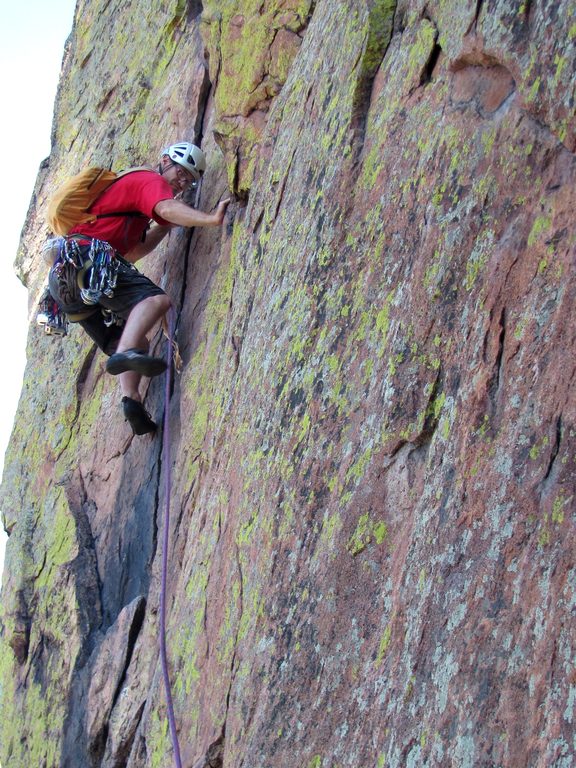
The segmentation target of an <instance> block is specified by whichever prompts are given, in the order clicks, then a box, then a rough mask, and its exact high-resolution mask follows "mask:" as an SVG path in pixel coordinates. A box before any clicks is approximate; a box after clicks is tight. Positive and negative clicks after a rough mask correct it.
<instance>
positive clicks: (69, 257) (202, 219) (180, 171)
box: [48, 142, 230, 435]
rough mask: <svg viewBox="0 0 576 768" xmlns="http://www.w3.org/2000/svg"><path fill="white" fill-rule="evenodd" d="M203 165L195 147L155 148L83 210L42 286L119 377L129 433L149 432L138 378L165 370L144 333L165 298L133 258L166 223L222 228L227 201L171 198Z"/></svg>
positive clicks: (154, 241) (155, 240)
mask: <svg viewBox="0 0 576 768" xmlns="http://www.w3.org/2000/svg"><path fill="white" fill-rule="evenodd" d="M205 169H206V158H205V155H204V153H203V152H202V150H201V149H199V147H197V146H195V145H194V144H191V143H189V142H179V143H177V144H173V145H171V146H169V147H167V148H166V149H164V150H163V151H162V153H161V157H160V162H159V166H158V171H154V170H152V169H150V170H147V169H138V170H135V171H133V172H130V173H127V174H125V175H123V176H121V177H120V178H118V179H117V180H116V181H114V183H113V184H111V185H110V186H109V187H108V188H107V189H105V190H104V192H102V194H101V195H100V196H99V197H98V198H97V199H96V201H95V202H94V203H93V204H92V206H91V208H90V209H89V212H90V213H91V214H93V215H95V216H96V217H97V218H96V219H95V220H93V221H91V222H88V223H83V224H79V225H77V226H74V227H73V228H72V229H71V230H70V231H69V232H68V234H67V235H66V236H65V238H63V240H61V241H60V242H61V244H62V245H63V247H61V248H60V250H59V253H60V256H59V257H58V258H57V259H56V261H55V263H54V264H53V266H52V267H51V269H50V273H49V277H48V285H49V289H50V293H51V295H52V297H53V298H54V300H55V301H56V302H57V304H58V306H59V308H60V310H61V311H62V312H64V313H66V315H67V317H68V319H69V320H70V321H71V322H78V323H79V324H80V325H81V326H82V327H83V328H84V330H85V331H86V333H87V334H88V335H89V336H90V337H91V338H92V339H93V340H94V341H95V342H96V344H97V345H98V347H99V348H100V349H101V350H102V351H103V352H104V353H106V354H107V355H109V358H108V360H107V362H106V370H107V372H108V373H110V374H112V375H113V376H118V379H119V382H120V388H121V390H122V395H123V397H122V410H123V413H124V417H125V418H126V420H127V421H128V422H129V423H130V426H131V427H132V431H133V432H134V434H136V435H144V434H147V433H149V432H154V431H155V430H156V424H155V423H154V421H153V420H152V418H151V416H150V414H149V413H148V412H147V411H146V409H145V408H144V406H143V404H142V399H141V396H140V391H139V385H140V380H141V377H142V376H148V377H151V376H157V375H158V374H161V373H163V371H164V370H165V369H166V362H165V361H164V360H163V359H162V358H159V357H153V356H152V355H150V354H149V351H148V344H149V342H148V334H149V333H150V331H151V330H152V329H153V328H154V326H155V325H156V323H157V322H158V321H159V320H160V319H161V318H162V317H163V316H164V315H165V314H166V313H167V312H168V310H169V309H170V306H171V303H170V299H169V298H168V296H167V295H166V293H165V292H164V291H163V290H162V289H161V288H159V287H158V286H157V285H155V284H154V283H153V282H152V281H151V280H149V279H148V278H147V277H145V276H144V275H142V274H141V273H140V272H139V271H138V270H137V269H136V267H135V266H134V262H136V261H138V259H141V258H142V257H143V256H145V255H147V254H148V253H150V252H151V251H152V250H153V249H154V248H155V247H156V246H157V245H158V244H159V243H160V242H161V240H162V239H163V238H164V237H165V235H166V234H167V233H168V231H169V229H170V227H171V226H173V225H179V226H183V227H201V226H220V225H222V223H223V221H224V217H225V213H226V208H227V206H228V204H229V202H230V200H229V199H226V200H222V201H221V202H220V203H218V206H217V207H216V209H215V210H214V211H213V212H212V213H203V212H202V211H199V210H197V209H195V208H192V207H191V206H190V205H187V204H186V203H184V202H183V201H182V200H179V199H175V198H176V196H177V195H180V194H181V193H183V192H184V191H185V190H186V189H188V188H189V187H191V186H192V185H197V184H198V182H199V181H200V179H201V177H202V175H203V173H204V171H205ZM150 220H153V222H154V223H153V224H152V225H151V226H150ZM79 274H80V275H81V277H80V279H79ZM87 305H90V307H87Z"/></svg>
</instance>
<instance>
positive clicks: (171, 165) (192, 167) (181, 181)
mask: <svg viewBox="0 0 576 768" xmlns="http://www.w3.org/2000/svg"><path fill="white" fill-rule="evenodd" d="M160 168H161V171H160V172H161V173H162V175H163V176H165V177H166V181H167V182H168V183H169V184H170V185H171V186H172V187H173V189H174V190H175V191H183V190H184V189H186V187H188V186H190V184H193V183H195V182H196V183H198V182H199V181H200V179H201V178H202V174H203V173H204V171H205V170H206V157H205V155H204V152H202V150H201V149H200V148H199V147H197V146H196V145H195V144H191V143H190V142H188V141H181V142H179V143H178V144H171V145H170V146H169V147H166V149H164V150H162V156H161V158H160Z"/></svg>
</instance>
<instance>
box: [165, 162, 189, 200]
mask: <svg viewBox="0 0 576 768" xmlns="http://www.w3.org/2000/svg"><path fill="white" fill-rule="evenodd" d="M162 167H163V169H164V173H163V176H164V178H165V179H166V181H167V182H168V184H170V186H171V187H172V189H173V190H174V193H175V194H180V192H184V190H185V189H187V188H188V187H189V186H190V184H192V182H193V181H194V177H193V176H192V174H191V173H190V171H187V170H186V168H183V167H182V166H181V165H178V163H174V162H172V160H171V159H170V158H169V157H168V155H164V157H163V158H162Z"/></svg>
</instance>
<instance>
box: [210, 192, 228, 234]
mask: <svg viewBox="0 0 576 768" xmlns="http://www.w3.org/2000/svg"><path fill="white" fill-rule="evenodd" d="M229 203H230V198H229V197H227V198H226V199H225V200H221V201H220V202H219V203H218V207H217V208H216V210H215V211H214V213H213V214H212V216H213V217H214V226H216V227H219V226H220V225H221V224H222V223H223V222H224V216H225V215H226V209H227V208H228V205H229Z"/></svg>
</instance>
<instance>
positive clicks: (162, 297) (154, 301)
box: [140, 293, 172, 315]
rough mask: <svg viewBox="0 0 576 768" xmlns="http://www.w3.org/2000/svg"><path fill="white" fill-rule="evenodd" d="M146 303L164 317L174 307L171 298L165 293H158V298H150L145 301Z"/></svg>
mask: <svg viewBox="0 0 576 768" xmlns="http://www.w3.org/2000/svg"><path fill="white" fill-rule="evenodd" d="M144 301H145V302H146V304H147V306H149V307H154V308H155V309H156V311H157V312H159V313H160V314H162V315H164V314H166V312H168V310H169V309H170V307H171V306H172V302H171V301H170V298H169V297H168V296H167V295H166V294H165V293H158V294H156V296H148V298H147V299H144ZM140 303H142V302H140Z"/></svg>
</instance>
